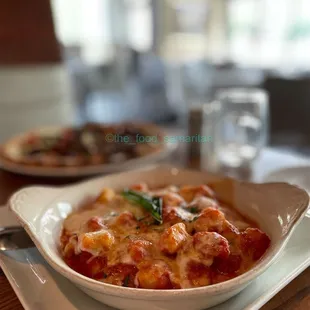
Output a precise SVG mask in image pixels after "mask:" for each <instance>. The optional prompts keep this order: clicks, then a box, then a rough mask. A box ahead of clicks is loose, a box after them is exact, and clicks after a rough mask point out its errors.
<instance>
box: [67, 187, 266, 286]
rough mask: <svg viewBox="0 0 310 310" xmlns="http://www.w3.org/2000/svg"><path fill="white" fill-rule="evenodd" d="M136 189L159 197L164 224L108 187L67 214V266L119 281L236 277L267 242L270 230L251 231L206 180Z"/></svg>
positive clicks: (182, 282) (204, 281)
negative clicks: (80, 207) (93, 199)
mask: <svg viewBox="0 0 310 310" xmlns="http://www.w3.org/2000/svg"><path fill="white" fill-rule="evenodd" d="M133 189H135V190H136V191H142V192H143V194H144V195H148V196H150V197H159V198H162V201H163V210H162V216H163V223H162V224H161V225H159V224H158V223H156V221H154V218H153V217H152V215H151V214H150V213H149V211H148V210H145V209H144V208H143V207H142V206H140V205H138V204H135V203H131V202H129V201H128V200H126V199H125V198H124V197H123V196H122V195H120V194H116V193H114V192H113V191H112V190H111V189H104V190H103V191H102V193H101V194H100V195H99V196H98V198H97V199H96V200H95V201H94V202H93V203H91V204H90V205H88V206H87V207H85V208H82V209H80V210H78V211H76V212H74V213H72V214H70V215H69V216H68V217H67V219H66V220H65V221H64V224H63V233H62V237H61V243H62V251H63V253H62V254H63V257H64V259H65V261H66V262H67V264H68V265H69V266H71V267H72V268H73V269H75V270H76V271H78V272H80V273H82V274H84V275H86V276H88V277H91V278H95V279H98V280H100V281H103V282H106V283H111V284H115V285H124V286H131V287H141V288H153V289H171V288H190V287H197V286H201V285H209V284H212V283H217V282H221V281H222V278H223V276H224V278H225V277H226V278H232V277H235V276H238V275H239V274H241V273H243V272H245V271H246V270H248V269H249V268H250V267H251V266H252V265H253V264H254V263H255V260H257V257H258V256H259V255H260V256H261V255H263V253H264V251H265V250H266V249H267V248H268V246H269V243H268V241H270V240H269V238H268V237H267V236H266V234H264V233H263V232H261V231H260V230H258V229H257V231H256V230H255V229H256V228H255V229H254V230H251V231H250V230H249V231H248V230H247V228H249V227H251V226H252V227H253V224H252V225H251V224H250V223H249V221H247V220H245V218H244V217H243V216H241V215H240V214H239V213H238V212H237V211H236V210H234V209H232V208H230V207H229V206H227V205H222V204H220V203H219V202H218V201H217V199H216V196H215V194H214V193H213V192H212V190H211V189H209V188H206V185H203V187H194V186H192V187H190V186H187V187H186V188H185V189H183V190H182V188H178V187H176V186H169V187H166V188H161V189H156V190H149V189H148V187H147V185H145V184H143V185H142V184H141V185H135V186H133ZM183 193H184V196H182V195H183ZM189 197H190V199H189ZM226 238H227V239H226ZM257 248H259V249H260V251H261V254H259V255H258V254H257ZM236 253H237V254H236ZM253 257H255V259H254V258H253ZM239 262H240V264H239ZM223 266H224V267H223Z"/></svg>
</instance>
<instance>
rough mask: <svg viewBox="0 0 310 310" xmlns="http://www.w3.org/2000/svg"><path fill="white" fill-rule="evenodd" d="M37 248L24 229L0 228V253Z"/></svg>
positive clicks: (14, 227) (17, 227)
mask: <svg viewBox="0 0 310 310" xmlns="http://www.w3.org/2000/svg"><path fill="white" fill-rule="evenodd" d="M33 247H35V245H34V243H33V241H32V240H31V239H30V237H29V236H28V234H27V233H26V231H25V230H24V228H22V227H20V226H11V227H2V228H0V251H9V250H18V249H28V248H33Z"/></svg>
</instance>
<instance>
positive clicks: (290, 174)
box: [263, 166, 310, 193]
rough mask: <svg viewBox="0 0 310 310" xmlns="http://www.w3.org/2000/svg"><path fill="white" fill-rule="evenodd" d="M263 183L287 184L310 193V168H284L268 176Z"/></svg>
mask: <svg viewBox="0 0 310 310" xmlns="http://www.w3.org/2000/svg"><path fill="white" fill-rule="evenodd" d="M263 182H286V183H290V184H293V185H297V186H299V187H301V188H303V189H304V190H305V191H307V192H308V193H310V166H299V167H291V168H284V169H280V170H277V171H274V172H272V173H270V174H269V175H267V176H266V177H265V178H264V180H263Z"/></svg>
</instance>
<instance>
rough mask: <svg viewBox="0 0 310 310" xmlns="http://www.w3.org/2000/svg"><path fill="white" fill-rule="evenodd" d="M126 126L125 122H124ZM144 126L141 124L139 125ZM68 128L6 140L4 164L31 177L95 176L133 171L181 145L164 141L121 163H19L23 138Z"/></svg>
mask: <svg viewBox="0 0 310 310" xmlns="http://www.w3.org/2000/svg"><path fill="white" fill-rule="evenodd" d="M120 125H122V124H120ZM139 125H141V124H139ZM142 126H143V127H145V126H147V129H148V134H150V135H151V134H152V133H154V135H156V134H158V133H159V134H161V135H164V134H165V133H164V132H163V130H162V129H161V128H159V127H157V126H155V125H153V124H142ZM64 129H65V128H64V127H48V128H40V129H37V130H32V131H30V132H26V133H23V134H21V135H19V136H16V137H14V138H12V139H10V140H9V141H8V142H6V143H5V144H4V145H3V146H2V149H1V155H0V167H1V168H2V169H4V170H7V171H10V172H14V173H18V174H23V175H30V176H39V177H83V176H92V175H98V174H107V173H114V172H120V171H125V170H131V169H134V168H138V167H141V166H145V165H150V164H154V163H157V162H158V161H161V160H163V159H165V158H167V157H168V156H169V155H170V154H171V153H172V152H173V151H174V150H175V149H176V148H177V146H178V144H177V143H170V142H167V143H163V144H162V145H161V147H160V148H159V149H158V150H156V151H155V152H154V153H150V154H148V155H145V156H142V157H138V158H133V159H130V160H127V161H124V162H120V163H111V164H110V163H109V164H100V165H91V166H90V165H84V166H75V167H48V166H31V165H25V164H22V163H18V162H15V161H14V160H13V158H14V157H15V156H18V153H19V146H20V142H21V140H22V139H24V138H25V137H27V136H28V135H29V134H34V133H35V134H36V133H41V134H42V133H47V134H51V133H55V134H56V133H57V132H60V131H62V130H64Z"/></svg>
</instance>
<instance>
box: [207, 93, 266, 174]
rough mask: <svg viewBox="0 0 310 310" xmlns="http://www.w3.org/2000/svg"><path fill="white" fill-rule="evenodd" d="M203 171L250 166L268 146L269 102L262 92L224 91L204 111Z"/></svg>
mask: <svg viewBox="0 0 310 310" xmlns="http://www.w3.org/2000/svg"><path fill="white" fill-rule="evenodd" d="M203 111H204V112H203V114H204V121H203V123H204V125H203V134H204V135H211V136H212V137H213V139H212V143H208V144H206V145H205V146H204V148H203V156H204V157H205V161H206V165H205V168H207V169H208V170H211V171H213V172H217V171H218V170H219V169H220V168H221V167H223V166H224V167H228V168H239V167H243V166H249V165H251V163H252V162H253V161H254V160H255V159H256V158H257V157H258V155H259V153H260V151H261V150H262V148H263V147H264V146H266V144H267V142H268V132H269V130H268V127H269V126H268V119H269V99H268V94H267V93H266V92H265V91H263V90H261V89H253V88H248V89H226V90H221V91H219V92H218V93H217V95H216V98H215V100H214V101H213V102H211V103H209V104H205V105H204V108H203Z"/></svg>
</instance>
